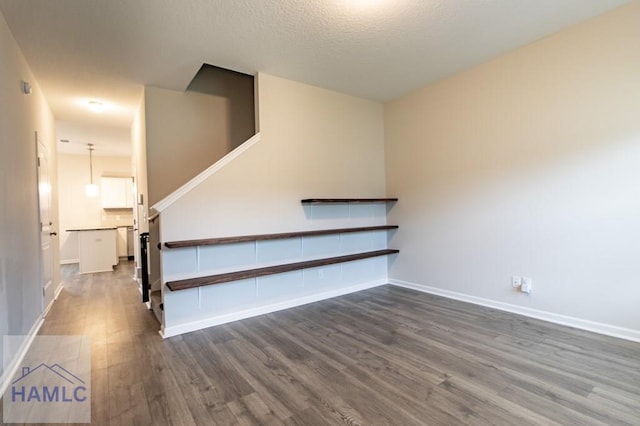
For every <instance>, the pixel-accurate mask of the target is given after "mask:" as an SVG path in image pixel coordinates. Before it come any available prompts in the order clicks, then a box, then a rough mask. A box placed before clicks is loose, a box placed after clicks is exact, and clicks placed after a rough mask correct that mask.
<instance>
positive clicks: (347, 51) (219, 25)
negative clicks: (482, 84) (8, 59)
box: [0, 0, 628, 127]
mask: <svg viewBox="0 0 640 426" xmlns="http://www.w3.org/2000/svg"><path fill="white" fill-rule="evenodd" d="M627 2H628V1H627V0H369V1H366V0H307V1H301V0H278V1H274V0H180V1H178V0H0V11H2V13H3V15H4V17H5V19H6V21H7V23H8V25H9V27H10V29H11V31H12V33H13V34H14V37H15V38H16V40H17V42H18V44H19V45H20V47H21V49H22V51H23V53H24V55H25V57H26V59H27V61H28V63H29V65H30V66H31V68H32V70H33V72H34V74H35V75H36V78H37V79H38V81H39V82H40V84H41V86H42V88H43V90H44V92H45V95H46V97H47V99H48V101H49V103H50V106H51V108H52V110H53V112H54V114H55V116H56V118H57V119H58V120H61V121H64V122H67V123H83V125H96V126H119V127H128V126H129V125H130V123H131V120H132V117H133V111H134V109H135V107H136V105H137V104H138V102H139V100H140V95H141V92H142V90H141V87H142V85H145V84H150V85H155V86H160V87H165V88H170V89H176V90H184V89H185V88H186V86H187V85H188V83H189V81H190V80H191V78H192V77H193V76H194V74H195V73H196V72H197V70H198V69H199V68H200V66H201V65H202V63H209V64H212V65H216V66H220V67H224V68H229V69H232V70H235V71H240V72H244V73H247V74H254V73H256V72H258V71H263V72H266V73H269V74H273V75H277V76H282V77H285V78H289V79H292V80H297V81H301V82H305V83H309V84H313V85H317V86H321V87H325V88H329V89H333V90H337V91H340V92H344V93H349V94H352V95H356V96H361V97H365V98H369V99H374V100H378V101H386V100H390V99H393V98H395V97H398V96H401V95H403V94H405V93H407V92H409V91H411V90H413V89H415V88H417V87H420V86H422V85H424V84H427V83H429V82H432V81H435V80H437V79H440V78H443V77H446V76H449V75H451V74H454V73H456V72H458V71H461V70H463V69H466V68H469V67H471V66H473V65H475V64H478V63H481V62H484V61H487V60H488V59H490V58H492V57H494V56H497V55H499V54H501V53H504V52H507V51H509V50H511V49H514V48H516V47H518V46H521V45H524V44H527V43H530V42H532V41H534V40H536V39H539V38H541V37H544V36H546V35H549V34H551V33H554V32H556V31H559V30H561V29H562V28H564V27H566V26H568V25H571V24H573V23H576V22H579V21H581V20H584V19H586V18H589V17H592V16H595V15H597V14H600V13H603V12H605V11H607V10H609V9H612V8H614V7H617V6H619V5H622V4H624V3H627ZM88 99H101V100H103V101H104V102H106V103H107V109H106V110H105V112H104V113H102V114H99V115H97V114H92V113H89V112H87V111H86V109H84V108H83V102H85V101H86V100H88Z"/></svg>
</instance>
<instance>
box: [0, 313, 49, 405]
mask: <svg viewBox="0 0 640 426" xmlns="http://www.w3.org/2000/svg"><path fill="white" fill-rule="evenodd" d="M43 322H44V317H42V316H40V317H39V318H38V319H37V321H36V322H35V324H33V327H31V330H30V331H29V334H27V336H28V337H27V339H26V340H25V341H24V343H23V344H22V346H21V347H20V350H19V351H18V352H17V353H16V355H15V357H14V358H13V360H12V361H11V363H9V365H8V366H7V368H6V369H5V370H4V371H3V372H2V377H0V396H1V395H4V393H5V392H6V391H7V388H8V387H9V385H10V384H11V379H12V378H13V376H14V375H15V374H16V371H18V368H19V367H20V364H21V363H22V360H23V359H24V357H25V356H26V355H27V352H28V351H29V348H30V347H31V344H32V343H33V339H35V337H36V335H37V334H38V331H39V330H40V327H42V323H43ZM0 338H1V336H0Z"/></svg>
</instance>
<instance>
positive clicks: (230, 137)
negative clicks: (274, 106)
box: [187, 64, 256, 154]
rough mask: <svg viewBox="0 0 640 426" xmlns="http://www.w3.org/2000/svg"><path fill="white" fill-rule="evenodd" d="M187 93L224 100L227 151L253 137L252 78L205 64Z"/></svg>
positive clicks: (253, 86)
mask: <svg viewBox="0 0 640 426" xmlns="http://www.w3.org/2000/svg"><path fill="white" fill-rule="evenodd" d="M187 90H189V91H193V92H199V93H206V94H209V95H214V96H219V97H220V98H223V99H225V106H226V108H228V114H227V117H226V118H227V122H226V123H225V125H226V128H227V139H226V142H227V152H229V151H231V150H232V149H234V148H236V147H237V146H240V145H242V144H243V143H244V142H245V141H246V140H247V139H249V138H250V137H251V136H253V135H255V134H256V127H255V102H254V98H255V96H254V91H255V84H254V77H253V76H250V75H247V74H242V73H238V72H235V71H231V70H227V69H224V68H218V67H214V66H211V65H207V64H204V65H202V67H201V68H200V70H199V71H198V73H197V74H196V76H195V77H194V78H193V80H192V81H191V83H190V84H189V87H188V88H187ZM212 119H213V117H212ZM225 154H226V153H225Z"/></svg>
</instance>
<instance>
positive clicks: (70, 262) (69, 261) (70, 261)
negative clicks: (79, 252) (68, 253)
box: [60, 259, 80, 265]
mask: <svg viewBox="0 0 640 426" xmlns="http://www.w3.org/2000/svg"><path fill="white" fill-rule="evenodd" d="M74 263H80V259H64V260H60V264H61V265H73V264H74Z"/></svg>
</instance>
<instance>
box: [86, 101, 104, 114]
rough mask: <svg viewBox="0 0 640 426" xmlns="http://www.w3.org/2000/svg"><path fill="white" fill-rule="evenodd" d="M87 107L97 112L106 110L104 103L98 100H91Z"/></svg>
mask: <svg viewBox="0 0 640 426" xmlns="http://www.w3.org/2000/svg"><path fill="white" fill-rule="evenodd" d="M87 108H89V109H90V110H91V111H93V112H95V113H96V114H99V113H101V112H102V111H104V104H103V103H102V102H98V101H89V102H88V103H87Z"/></svg>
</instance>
